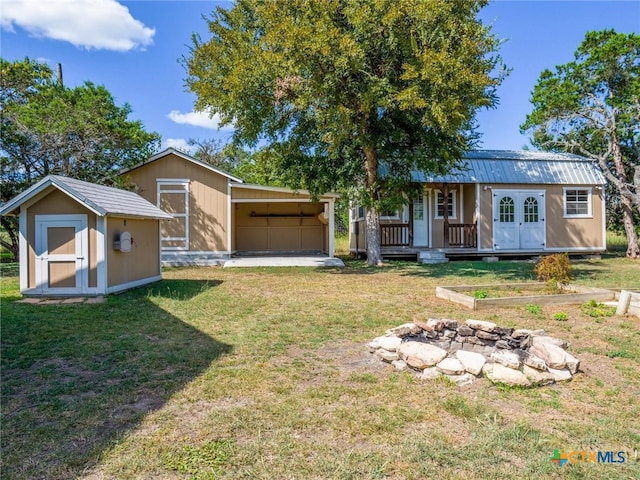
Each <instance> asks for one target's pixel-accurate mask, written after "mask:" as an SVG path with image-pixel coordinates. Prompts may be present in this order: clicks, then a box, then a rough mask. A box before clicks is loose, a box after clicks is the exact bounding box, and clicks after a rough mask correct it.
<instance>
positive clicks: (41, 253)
mask: <svg viewBox="0 0 640 480" xmlns="http://www.w3.org/2000/svg"><path fill="white" fill-rule="evenodd" d="M35 220H36V221H35V223H36V225H35V226H36V289H37V290H40V291H42V292H43V293H48V294H53V295H55V294H60V295H68V294H82V293H86V291H87V289H88V281H87V279H88V266H89V258H88V234H87V216H86V215H36V218H35Z"/></svg>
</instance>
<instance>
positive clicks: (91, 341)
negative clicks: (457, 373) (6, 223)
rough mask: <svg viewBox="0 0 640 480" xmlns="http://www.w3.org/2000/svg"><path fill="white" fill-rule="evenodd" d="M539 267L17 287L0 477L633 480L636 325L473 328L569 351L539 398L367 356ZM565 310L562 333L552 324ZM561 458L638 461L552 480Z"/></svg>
mask: <svg viewBox="0 0 640 480" xmlns="http://www.w3.org/2000/svg"><path fill="white" fill-rule="evenodd" d="M629 266H630V267H631V266H633V267H635V270H634V269H633V268H628V269H627V264H626V263H623V262H621V261H620V260H619V259H605V260H602V261H600V262H588V263H584V265H583V264H577V265H576V274H577V280H576V281H577V283H580V284H583V285H593V284H597V285H596V286H603V287H607V286H609V287H612V286H615V285H614V282H617V281H619V279H618V275H619V273H618V271H619V270H623V269H624V270H625V272H626V273H625V280H626V281H627V282H636V284H638V283H640V272H638V268H637V265H636V264H634V263H633V262H629ZM531 269H532V264H531V263H524V262H523V263H520V262H499V263H498V264H483V263H482V262H453V263H450V264H447V265H443V266H439V265H438V266H420V265H415V264H409V263H400V262H399V263H394V264H392V265H389V266H387V267H384V268H382V269H370V268H367V267H366V266H365V265H364V264H363V263H362V262H357V261H347V268H346V269H344V270H333V269H327V270H323V269H320V270H313V269H300V268H295V269H294V268H273V269H254V270H246V269H242V270H232V269H228V270H223V269H221V268H190V269H171V270H168V271H167V272H166V273H165V280H164V281H163V282H161V283H159V284H157V285H154V286H152V287H150V288H143V289H139V290H136V291H131V292H127V293H125V294H122V295H118V296H111V297H108V298H107V301H106V302H105V303H104V304H101V305H72V306H62V305H53V306H32V305H25V304H17V303H15V302H14V301H13V300H15V299H17V298H18V295H17V281H16V280H15V279H7V278H4V279H2V280H1V281H0V286H1V287H2V322H3V324H2V328H3V332H2V352H3V353H2V399H3V401H2V414H3V428H2V449H3V456H2V462H3V465H2V474H3V478H8V479H18V478H86V479H104V478H110V479H111V478H114V479H129V478H179V479H182V478H198V479H205V478H228V479H242V478H258V479H262V478H264V479H266V478H269V479H273V478H292V479H303V478H304V479H349V478H351V479H368V478H371V479H373V478H390V479H419V478H433V477H438V478H452V479H454V478H463V477H464V478H468V479H475V478H483V479H486V478H545V477H550V476H558V477H560V478H611V479H613V478H634V477H640V463H639V462H638V461H637V460H636V457H633V452H634V451H635V450H637V449H639V448H640V429H639V428H638V427H637V418H638V416H639V415H640V407H639V406H638V403H637V397H638V395H639V394H640V378H639V377H640V376H638V374H637V372H638V367H639V366H640V365H639V364H640V347H639V346H638V344H639V343H640V342H639V340H640V322H638V321H637V320H634V319H633V318H631V317H623V318H621V317H603V318H593V317H589V316H587V315H586V314H585V313H584V312H583V311H582V310H581V308H580V307H579V306H561V307H560V306H545V307H540V308H539V309H537V310H532V309H527V308H525V307H518V308H500V309H494V310H492V311H483V312H474V313H473V316H474V317H475V318H478V319H481V320H490V321H494V322H496V323H498V324H500V325H504V326H514V327H521V328H544V329H546V330H547V331H549V332H550V333H551V334H553V335H556V336H559V337H562V338H564V339H566V340H568V341H570V342H571V348H570V351H571V352H572V353H574V354H575V355H577V356H578V357H579V358H580V359H581V360H582V362H583V370H584V372H583V373H581V374H579V375H577V376H576V378H575V379H574V381H572V382H571V383H568V384H563V385H557V386H554V387H545V388H540V389H530V390H523V389H513V388H511V389H509V388H496V387H494V386H492V385H490V384H489V383H487V381H486V380H479V381H477V382H475V383H474V384H473V385H470V386H467V387H464V388H458V387H455V386H453V385H450V384H448V383H447V382H444V381H435V382H426V383H421V382H419V381H418V380H416V379H415V377H413V376H412V375H411V374H408V373H402V374H398V373H396V372H394V371H393V370H392V369H390V368H389V367H388V366H386V365H383V364H381V363H379V362H378V361H377V360H375V359H374V358H373V357H372V356H371V355H370V354H368V353H367V351H366V348H365V345H366V343H367V342H368V341H369V340H370V339H372V338H373V337H375V336H378V335H380V334H381V333H382V332H384V331H385V330H386V329H387V328H389V327H392V326H395V325H398V324H400V323H404V322H407V321H410V320H411V319H412V318H413V317H414V316H415V315H425V314H428V315H430V316H440V317H448V318H453V319H458V320H464V319H466V318H468V317H469V316H470V313H469V312H468V310H466V309H463V308H458V307H456V306H455V305H452V304H450V303H448V302H445V301H443V300H439V299H437V298H436V297H435V295H434V289H435V286H436V285H441V284H445V283H446V284H452V285H455V284H465V283H466V284H468V283H474V282H475V283H478V284H480V283H499V282H504V283H512V282H516V281H518V282H523V281H528V280H531V278H532V272H531ZM634 272H635V273H634ZM634 274H635V277H633V275H634ZM599 278H602V279H603V280H602V282H600V281H599ZM599 282H600V283H599ZM560 310H562V311H564V312H565V313H566V321H557V320H554V319H553V318H554V314H555V313H557V312H559V311H560ZM554 448H558V449H560V450H567V451H568V450H573V449H594V450H597V449H600V450H615V451H618V450H625V451H627V452H629V457H628V461H627V462H626V463H625V464H622V465H589V464H587V465H571V466H565V467H563V469H562V470H558V467H557V466H555V465H553V464H552V463H551V462H550V460H549V457H550V455H551V454H552V452H553V449H554ZM25 458H28V459H29V460H28V461H25Z"/></svg>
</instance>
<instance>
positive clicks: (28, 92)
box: [0, 58, 160, 254]
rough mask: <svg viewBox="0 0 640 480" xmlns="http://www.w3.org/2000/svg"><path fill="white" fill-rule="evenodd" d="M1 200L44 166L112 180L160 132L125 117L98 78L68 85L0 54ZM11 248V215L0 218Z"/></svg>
mask: <svg viewBox="0 0 640 480" xmlns="http://www.w3.org/2000/svg"><path fill="white" fill-rule="evenodd" d="M0 108H1V111H2V118H1V121H0V134H1V135H0V167H1V170H0V187H1V189H2V191H1V193H0V201H2V202H4V201H7V200H9V199H10V198H12V197H13V196H15V195H17V194H18V193H19V192H21V191H22V190H24V189H25V188H27V187H29V186H30V185H32V184H33V183H35V182H37V181H38V180H40V179H41V178H43V177H44V176H46V175H48V174H57V175H65V176H69V177H73V178H78V179H81V180H87V181H92V182H97V183H104V184H113V183H117V181H118V179H117V173H118V172H119V171H120V170H121V169H122V168H124V167H127V166H132V165H134V164H136V163H138V162H140V161H142V160H144V159H146V158H148V157H149V156H150V155H151V154H152V153H153V152H155V151H157V150H158V147H159V142H160V136H159V135H158V134H157V133H149V132H146V131H145V130H144V127H143V125H142V123H141V122H140V121H133V120H129V119H128V117H129V115H130V113H131V107H130V106H129V105H128V104H124V105H123V106H121V107H120V106H117V105H116V104H115V101H114V99H113V97H112V95H111V94H110V93H109V91H108V90H107V89H106V88H105V87H104V86H98V85H94V84H93V83H91V82H86V83H84V84H83V85H81V86H78V87H75V88H67V87H65V86H64V85H62V82H61V80H59V79H56V78H55V76H54V74H53V72H52V70H51V69H50V68H49V66H48V65H46V64H45V63H41V62H37V61H33V60H30V59H28V58H26V59H24V60H18V61H15V62H9V61H6V60H4V59H0ZM1 221H2V226H3V227H4V229H5V230H6V231H7V232H8V234H9V237H10V240H9V241H8V242H7V241H5V240H2V245H3V246H5V247H7V248H9V249H10V250H11V251H13V252H14V254H17V248H18V243H17V234H16V231H17V229H16V221H15V219H12V218H9V217H3V218H2V220H1Z"/></svg>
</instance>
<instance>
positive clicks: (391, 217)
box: [380, 210, 400, 220]
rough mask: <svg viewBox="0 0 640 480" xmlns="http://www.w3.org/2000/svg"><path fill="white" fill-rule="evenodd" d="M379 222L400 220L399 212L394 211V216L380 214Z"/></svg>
mask: <svg viewBox="0 0 640 480" xmlns="http://www.w3.org/2000/svg"><path fill="white" fill-rule="evenodd" d="M380 220H400V210H396V211H395V214H394V215H382V212H380Z"/></svg>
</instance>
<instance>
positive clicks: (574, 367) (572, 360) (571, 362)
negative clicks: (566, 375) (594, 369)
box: [564, 352, 580, 375]
mask: <svg viewBox="0 0 640 480" xmlns="http://www.w3.org/2000/svg"><path fill="white" fill-rule="evenodd" d="M564 354H565V358H564V360H565V363H566V365H565V366H566V368H567V369H568V370H569V371H570V372H571V374H572V375H575V374H576V372H577V371H578V369H579V368H580V360H578V359H577V358H576V357H574V356H573V355H571V354H570V353H568V352H564Z"/></svg>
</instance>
